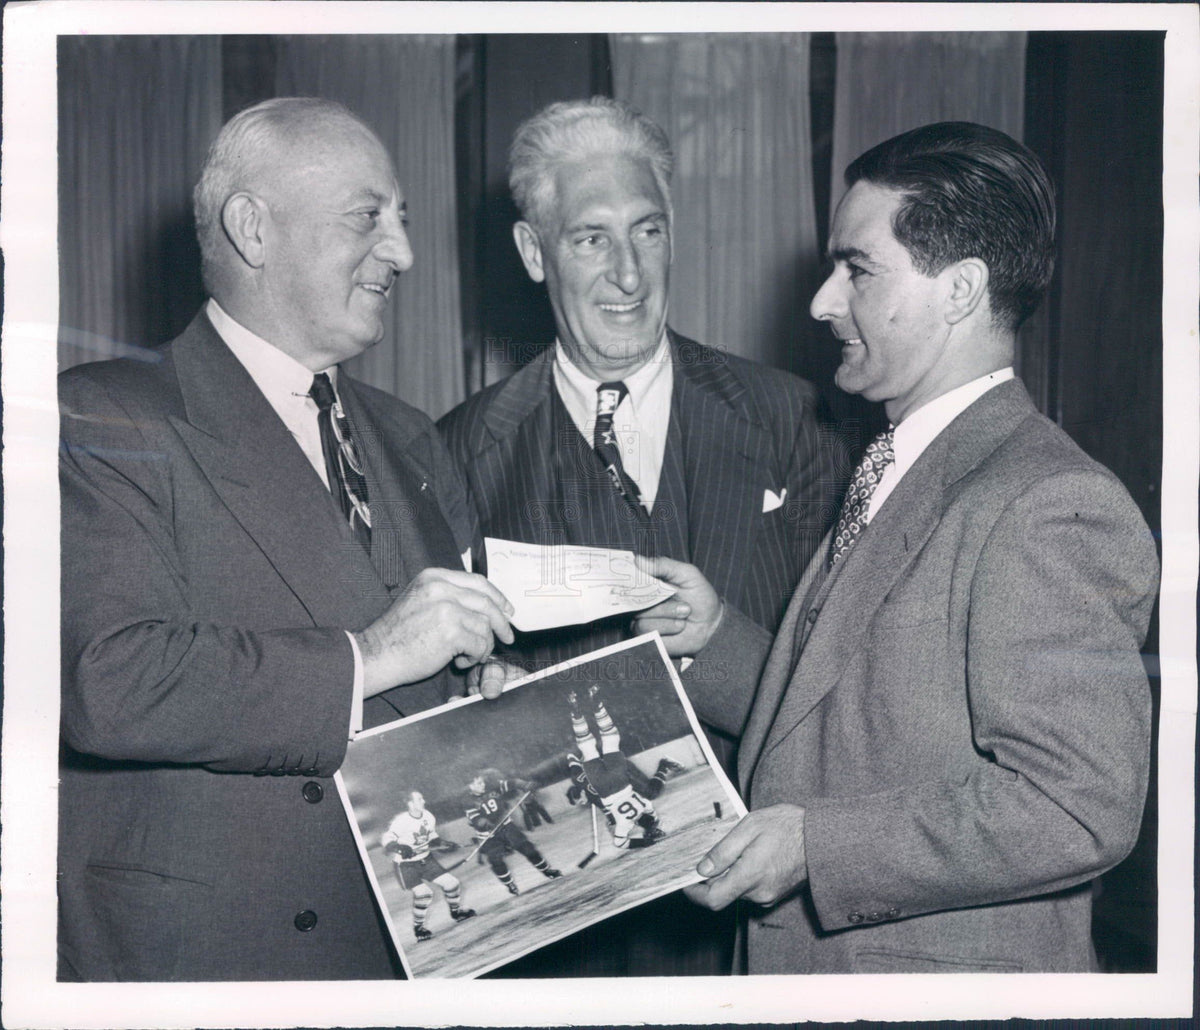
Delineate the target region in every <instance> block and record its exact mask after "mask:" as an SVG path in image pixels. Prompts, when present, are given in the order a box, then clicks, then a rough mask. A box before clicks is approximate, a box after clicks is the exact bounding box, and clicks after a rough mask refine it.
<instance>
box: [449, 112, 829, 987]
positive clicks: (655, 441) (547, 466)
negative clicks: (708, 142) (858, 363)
mask: <svg viewBox="0 0 1200 1030" xmlns="http://www.w3.org/2000/svg"><path fill="white" fill-rule="evenodd" d="M672 161H673V159H672V155H671V151H670V147H669V144H668V141H667V138H666V136H665V134H664V133H663V131H662V129H661V128H659V127H658V126H657V125H656V124H654V123H653V122H652V121H650V120H649V119H647V118H645V117H644V116H643V115H641V114H639V113H638V112H636V111H634V110H633V109H632V108H630V107H628V106H627V105H625V104H623V103H620V102H619V101H615V100H611V99H608V98H604V97H597V98H593V99H592V100H589V101H575V102H567V103H557V104H552V105H550V106H549V107H547V108H545V109H544V110H543V111H541V112H539V113H538V114H536V115H535V116H534V117H532V118H531V119H529V120H528V121H527V122H525V123H524V124H523V125H522V126H521V127H520V128H519V129H518V131H517V134H516V137H515V139H514V142H513V145H512V149H511V152H510V175H509V183H510V186H511V187H512V191H513V196H514V199H515V200H516V203H517V206H518V208H519V209H520V212H521V215H522V220H521V221H519V222H517V223H516V225H515V226H514V230H513V236H514V239H515V242H516V245H517V249H518V251H519V252H520V254H521V259H522V261H523V262H524V264H525V268H526V270H527V271H528V273H529V275H530V277H531V278H532V279H533V280H534V281H536V282H545V283H546V286H547V289H548V292H549V297H550V303H551V306H552V308H553V311H554V317H555V324H556V327H557V331H558V339H557V341H556V343H555V345H554V346H553V347H552V348H549V349H547V350H546V351H545V352H544V353H543V354H542V355H541V356H540V357H539V358H537V359H536V360H534V361H533V362H532V363H531V364H529V365H528V366H527V367H525V368H524V369H522V370H521V371H519V372H517V373H516V374H515V375H513V376H511V377H510V378H508V379H506V380H504V381H503V382H501V383H497V384H495V385H494V386H492V387H490V388H488V389H486V390H484V391H482V392H481V393H479V394H477V395H475V396H474V397H472V398H470V399H468V400H467V401H466V402H465V403H463V404H462V405H460V406H459V407H458V408H456V409H455V410H454V411H452V412H450V414H448V415H447V416H446V417H445V418H444V419H443V420H442V421H441V423H440V428H441V430H442V431H443V434H444V436H445V438H446V442H447V444H448V445H449V447H450V450H451V452H452V454H454V456H455V457H456V458H457V459H458V461H459V463H460V465H461V467H462V468H463V470H464V472H465V473H466V476H467V479H468V482H469V485H470V488H471V491H472V493H473V495H474V500H475V503H476V505H477V507H478V511H479V515H480V518H481V522H482V528H483V531H484V533H485V534H486V535H489V536H495V537H500V538H505V539H514V540H522V541H527V542H531V543H538V544H556V543H570V544H585V545H593V546H605V547H619V548H624V549H629V550H633V551H635V552H638V553H642V554H648V555H659V554H661V555H667V556H669V557H673V558H679V559H683V560H686V561H688V562H691V563H693V564H695V565H697V566H698V567H699V568H701V569H703V570H704V573H705V575H706V576H707V577H708V579H709V580H710V581H711V582H712V583H713V584H714V585H715V586H716V588H717V589H718V590H719V591H720V593H721V594H722V596H724V597H726V598H728V599H729V601H730V603H732V604H734V605H736V606H737V607H738V608H739V610H741V611H742V612H744V613H746V614H747V615H748V616H749V617H750V618H752V619H753V620H755V621H756V622H758V623H759V624H761V625H762V626H763V627H764V628H765V629H767V630H769V631H774V629H775V628H776V627H777V625H778V622H779V619H780V617H781V615H782V613H783V609H784V606H785V605H786V602H787V599H788V598H789V597H790V595H791V592H792V589H793V588H794V586H795V584H796V582H797V580H798V579H799V577H800V573H801V571H802V570H803V569H804V567H805V565H806V564H807V562H808V559H809V558H810V557H811V556H812V553H813V551H814V549H815V548H816V546H817V544H818V542H819V540H820V538H821V536H822V535H823V533H824V532H825V530H826V529H827V528H828V526H829V523H830V521H831V520H832V517H833V515H834V513H835V511H836V506H837V502H838V495H839V493H840V480H841V477H842V475H843V472H844V469H845V468H846V464H847V463H846V462H845V461H844V460H843V455H844V451H843V448H842V445H841V443H840V442H839V441H838V440H837V438H836V437H835V436H834V435H833V434H832V433H831V432H830V431H829V430H827V429H823V428H822V427H821V426H820V424H819V422H818V418H817V408H818V402H817V394H816V391H815V389H814V388H813V387H812V385H811V384H809V383H806V382H804V381H803V380H801V379H798V378H796V377H795V376H792V375H790V374H788V373H785V372H782V371H778V370H775V369H770V368H766V367H763V366H760V365H756V364H754V363H753V362H750V361H746V360H744V359H742V358H738V357H734V356H731V355H727V354H725V353H722V352H721V351H718V350H715V349H712V348H709V347H705V346H702V345H701V344H699V343H696V342H695V341H693V340H689V339H686V338H685V337H682V336H680V335H679V334H677V333H675V332H674V331H672V330H671V329H670V328H669V327H668V326H667V291H668V281H669V271H670V264H671V256H672V243H671V223H672V210H671V199H670V192H669V185H668V184H669V180H670V175H671V169H672ZM628 635H629V620H628V618H615V619H608V620H602V621H600V622H596V623H592V624H590V625H585V626H579V627H568V628H566V629H558V630H552V631H546V632H543V633H537V634H525V635H523V636H521V637H520V638H518V641H517V644H516V648H515V649H516V652H517V654H518V656H519V657H520V658H521V659H522V660H523V661H524V662H525V663H526V664H529V665H535V666H538V667H545V666H547V665H550V664H553V663H555V662H558V661H563V660H565V659H567V658H571V657H574V656H576V655H579V654H583V653H585V652H587V651H590V650H592V649H594V648H597V647H601V646H604V645H606V644H611V643H613V642H615V641H618V640H621V639H623V638H625V637H627V636H628ZM717 744H718V753H719V754H721V755H722V757H723V758H724V759H725V760H728V759H729V756H730V750H731V746H730V745H729V744H728V743H727V742H725V741H721V740H718V741H717ZM627 919H628V920H629V921H630V925H631V926H637V927H638V928H639V929H638V932H637V933H636V934H634V935H632V936H631V939H630V944H631V945H632V951H631V952H630V953H627V954H625V955H624V956H621V957H614V954H613V948H611V947H605V946H602V945H600V944H599V942H596V943H590V944H588V945H587V950H588V961H587V962H585V963H584V968H583V969H577V968H569V969H566V970H562V969H559V968H555V967H554V966H553V965H552V964H551V963H549V962H548V961H547V960H546V958H545V956H546V954H547V953H541V954H542V956H543V959H542V961H541V962H540V963H539V962H537V961H535V962H534V963H533V964H532V965H531V964H530V963H529V960H525V961H524V962H523V963H521V964H519V965H520V966H521V968H522V969H523V970H524V969H525V968H526V967H528V975H541V976H545V975H553V974H554V973H556V972H564V971H565V972H568V973H571V974H574V975H579V974H580V973H589V972H591V973H595V974H598V975H619V974H621V973H624V972H632V973H639V974H643V975H652V974H655V973H658V974H669V973H676V972H691V973H709V972H724V971H726V970H727V969H728V964H727V963H726V962H725V958H724V956H723V955H722V954H718V953H720V952H724V951H725V949H724V947H718V948H713V947H712V946H711V944H710V943H709V942H706V941H705V936H706V934H710V935H711V933H712V930H713V927H714V926H716V925H717V924H714V923H711V922H705V923H703V924H700V923H698V922H697V916H696V915H695V912H694V910H691V911H689V910H688V909H686V908H684V909H682V910H681V912H680V914H679V915H678V917H676V916H675V915H674V914H673V915H672V916H671V917H670V918H663V919H659V920H656V921H655V920H652V919H650V918H648V917H647V916H646V915H645V910H644V909H643V910H640V911H639V912H637V913H630V914H629V916H628V917H627ZM651 922H657V923H658V924H660V925H666V926H670V927H671V928H672V929H673V930H674V931H675V936H676V937H677V938H678V939H674V940H672V941H670V942H669V943H666V944H664V946H663V947H662V948H656V947H655V946H654V945H653V943H652V942H649V940H648V933H649V931H648V929H643V927H645V924H648V923H651ZM721 925H722V926H723V925H724V924H721ZM605 926H607V927H608V930H606V931H601V932H602V933H604V934H607V935H608V936H609V937H611V936H612V934H613V930H612V924H611V923H609V924H605ZM618 936H619V934H618ZM688 938H690V939H691V942H692V943H684V942H685V941H686V940H687V939H688ZM568 943H569V942H568ZM559 951H560V953H563V952H562V949H561V948H560V949H559ZM668 954H669V955H670V956H671V958H670V960H668V961H666V962H663V961H662V959H663V958H664V957H665V956H666V955H668ZM534 959H535V960H536V959H537V956H534ZM648 967H649V968H648Z"/></svg>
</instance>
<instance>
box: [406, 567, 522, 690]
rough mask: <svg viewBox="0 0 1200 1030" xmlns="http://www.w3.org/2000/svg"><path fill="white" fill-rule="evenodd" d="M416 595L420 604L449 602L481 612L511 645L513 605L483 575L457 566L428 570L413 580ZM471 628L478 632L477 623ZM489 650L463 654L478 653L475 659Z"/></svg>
mask: <svg viewBox="0 0 1200 1030" xmlns="http://www.w3.org/2000/svg"><path fill="white" fill-rule="evenodd" d="M413 594H414V596H413V598H412V600H413V601H415V602H417V603H426V604H434V603H438V602H449V603H451V604H454V605H456V606H458V607H461V608H463V609H465V610H466V611H467V612H471V613H474V614H476V615H481V616H483V617H484V618H485V619H486V620H487V623H488V629H489V630H490V633H491V634H493V635H494V636H495V637H496V638H497V639H498V640H502V641H503V642H504V643H506V644H511V643H512V642H513V640H514V639H515V638H514V636H513V629H512V626H511V625H510V624H509V621H508V616H510V615H512V613H513V611H514V609H513V606H512V604H510V603H509V601H508V598H506V597H505V596H504V595H503V594H502V593H500V591H499V590H497V589H496V588H495V587H494V586H493V585H492V584H491V583H489V582H488V581H487V580H486V579H484V578H483V576H479V575H476V574H475V573H473V572H463V571H459V570H457V569H426V570H425V571H424V572H422V573H421V574H420V575H419V576H418V577H416V578H415V579H414V580H413ZM471 630H472V631H473V632H477V630H476V629H475V627H474V626H472V627H471ZM490 650H491V648H490V645H489V648H488V651H487V652H484V653H483V654H479V652H478V650H477V649H475V650H467V651H464V653H465V654H472V655H475V656H476V657H475V660H476V661H479V660H480V659H481V658H483V657H486V655H487V654H488V653H490ZM468 664H470V663H468ZM465 667H466V666H465V665H460V666H459V668H465Z"/></svg>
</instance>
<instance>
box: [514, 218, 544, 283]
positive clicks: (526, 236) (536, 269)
mask: <svg viewBox="0 0 1200 1030" xmlns="http://www.w3.org/2000/svg"><path fill="white" fill-rule="evenodd" d="M513 242H514V243H516V245H517V253H519V254H520V255H521V261H522V262H523V263H524V265H525V271H526V272H528V273H529V278H530V279H532V280H533V281H534V282H535V283H540V282H543V281H544V280H545V278H546V270H545V269H544V268H543V267H542V245H541V243H540V242H539V241H538V235H537V232H536V231H535V230H534V228H533V226H532V225H530V224H529V223H528V222H517V224H516V225H514V226H513Z"/></svg>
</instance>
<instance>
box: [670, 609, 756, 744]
mask: <svg viewBox="0 0 1200 1030" xmlns="http://www.w3.org/2000/svg"><path fill="white" fill-rule="evenodd" d="M773 639H774V638H773V637H772V635H771V634H770V633H768V632H767V631H766V630H765V629H763V628H762V627H761V626H760V625H759V624H758V623H757V622H755V621H754V620H753V619H750V618H748V617H747V616H745V615H743V614H742V613H741V612H740V611H738V610H737V609H736V608H735V607H733V605H731V604H729V603H728V602H726V604H725V612H724V614H723V615H722V616H721V624H720V625H719V626H718V627H717V631H716V633H714V634H713V636H712V639H711V640H710V641H709V642H708V643H707V644H706V645H705V646H704V648H703V649H702V650H701V651H700V653H699V654H697V655H696V657H695V659H694V660H693V661H692V662H691V664H690V665H688V667H687V669H685V670H684V672H683V674H682V675H681V676H680V682H681V683H682V684H683V688H684V690H685V691H686V692H687V696H688V699H689V700H690V701H691V702H692V704H693V706H694V707H695V709H696V714H697V715H699V716H700V719H701V721H703V722H706V723H708V724H709V725H710V726H714V727H716V728H717V729H719V730H721V731H722V732H723V733H728V734H729V735H730V736H733V737H740V736H741V734H742V730H743V729H744V728H745V726H746V719H747V717H748V716H749V714H750V706H751V704H752V703H753V701H754V695H755V692H756V690H757V687H758V681H759V678H760V676H761V675H762V670H763V665H764V664H765V663H766V660H767V654H768V653H769V652H770V650H771V642H772V640H773Z"/></svg>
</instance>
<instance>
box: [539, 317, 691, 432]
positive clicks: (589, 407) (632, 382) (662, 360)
mask: <svg viewBox="0 0 1200 1030" xmlns="http://www.w3.org/2000/svg"><path fill="white" fill-rule="evenodd" d="M554 375H555V379H556V381H557V383H558V388H559V392H560V394H562V395H563V400H564V402H566V403H568V405H569V404H570V401H569V400H568V397H570V398H571V399H573V400H574V401H575V403H576V404H577V405H578V406H579V409H580V410H583V411H590V412H591V418H592V419H594V418H595V417H596V387H597V386H598V385H599V380H596V379H593V378H591V376H589V375H587V373H585V372H584V371H582V370H581V369H580V368H579V366H578V365H576V364H574V363H573V362H572V361H571V359H570V358H569V357H568V356H567V349H566V348H565V347H564V346H563V345H562V341H561V340H557V339H556V340H555V341H554ZM670 375H671V348H670V344H669V343H668V341H667V331H666V329H664V330H663V334H662V337H661V338H660V339H659V341H658V347H656V348H655V350H654V354H653V355H652V356H651V357H650V360H649V361H647V362H646V363H645V364H644V365H643V366H642V367H641V368H639V369H638V370H637V371H636V372H634V373H633V374H632V375H628V376H626V377H625V378H624V379H623V380H622V382H624V383H625V388H626V389H627V390H628V391H629V397H628V400H629V403H630V404H632V405H633V410H634V411H635V412H636V411H637V410H638V409H639V407H641V406H642V405H643V403H644V402H645V399H646V396H647V394H649V393H650V391H651V390H652V389H654V388H655V387H656V386H659V385H660V384H661V381H662V379H663V378H664V377H666V378H668V379H669V378H670Z"/></svg>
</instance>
